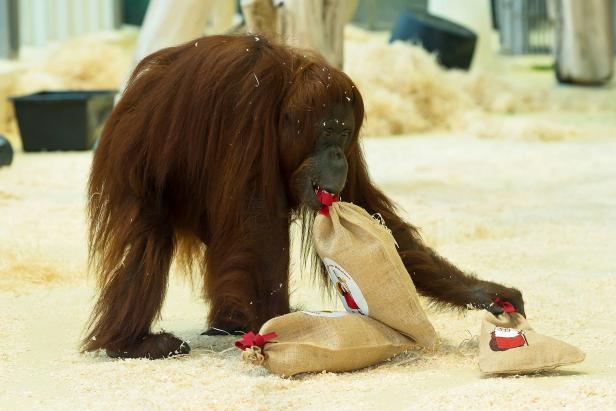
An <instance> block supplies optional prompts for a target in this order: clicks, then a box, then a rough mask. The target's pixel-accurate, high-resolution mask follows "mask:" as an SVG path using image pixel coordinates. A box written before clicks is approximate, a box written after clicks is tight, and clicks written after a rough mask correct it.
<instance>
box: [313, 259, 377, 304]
mask: <svg viewBox="0 0 616 411" xmlns="http://www.w3.org/2000/svg"><path fill="white" fill-rule="evenodd" d="M323 263H325V268H326V269H327V272H328V274H329V278H330V280H331V281H332V284H333V286H334V288H335V289H336V291H337V292H338V294H339V295H340V299H341V300H342V305H343V306H344V309H345V310H346V311H349V312H353V313H360V314H363V315H368V303H367V302H366V299H365V298H364V295H363V294H362V292H361V289H360V288H359V286H358V285H357V283H356V282H355V281H354V280H353V277H351V275H350V274H349V273H347V272H346V271H345V270H344V269H343V268H342V267H341V266H340V265H339V264H338V263H336V262H335V261H333V260H332V259H330V258H324V259H323Z"/></svg>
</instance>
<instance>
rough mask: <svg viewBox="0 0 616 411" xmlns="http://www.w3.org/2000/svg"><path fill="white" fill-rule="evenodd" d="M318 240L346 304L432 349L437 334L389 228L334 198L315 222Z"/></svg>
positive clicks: (317, 246) (334, 281) (329, 271)
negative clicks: (328, 207) (421, 303)
mask: <svg viewBox="0 0 616 411" xmlns="http://www.w3.org/2000/svg"><path fill="white" fill-rule="evenodd" d="M313 236H314V244H315V248H316V251H317V253H318V254H319V256H320V257H321V259H322V260H323V263H324V264H325V267H326V268H327V272H328V273H329V276H330V279H331V280H332V283H333V284H334V287H335V288H336V291H337V292H338V294H339V295H340V299H341V301H342V304H343V305H344V308H345V309H346V310H347V311H350V312H357V313H360V314H364V315H367V316H370V317H372V318H374V319H376V320H379V321H380V322H382V323H383V324H386V325H388V326H390V327H391V328H393V329H395V330H397V331H399V332H401V333H402V334H404V335H406V336H408V337H410V338H412V339H413V340H414V341H415V342H417V344H418V345H420V346H422V347H424V348H427V349H431V350H434V349H436V348H437V346H438V336H437V335H436V332H435V331H434V327H432V324H430V321H428V317H427V316H426V314H425V312H424V310H423V308H422V307H421V305H420V303H419V298H418V295H417V290H416V289H415V285H414V284H413V282H412V280H411V277H410V276H409V274H408V272H407V270H406V268H405V267H404V264H403V263H402V260H401V259H400V256H399V255H398V252H397V250H396V247H397V245H396V241H395V240H394V238H393V236H392V235H391V232H390V231H389V230H388V229H387V227H385V225H384V224H381V223H380V222H379V221H377V220H375V219H374V218H372V217H371V216H370V215H369V214H368V213H367V212H366V211H365V210H364V209H363V208H361V207H358V206H356V205H354V204H351V203H344V202H336V203H333V204H332V205H331V207H330V209H329V215H326V213H321V214H320V215H318V216H317V217H316V219H315V222H314V229H313Z"/></svg>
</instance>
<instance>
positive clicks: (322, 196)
mask: <svg viewBox="0 0 616 411" xmlns="http://www.w3.org/2000/svg"><path fill="white" fill-rule="evenodd" d="M316 194H317V199H318V200H319V202H320V203H321V204H323V206H322V207H321V209H320V210H319V213H320V214H322V215H324V216H328V215H329V206H331V205H332V204H334V203H335V202H336V201H338V196H337V195H335V194H331V193H328V192H327V191H323V190H318V191H317V193H316Z"/></svg>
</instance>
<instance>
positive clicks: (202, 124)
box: [83, 35, 522, 357]
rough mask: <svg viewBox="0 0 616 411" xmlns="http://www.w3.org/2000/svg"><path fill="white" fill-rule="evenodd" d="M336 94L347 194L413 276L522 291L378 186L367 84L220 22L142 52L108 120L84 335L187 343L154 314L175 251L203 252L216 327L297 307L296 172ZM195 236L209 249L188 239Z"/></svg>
mask: <svg viewBox="0 0 616 411" xmlns="http://www.w3.org/2000/svg"><path fill="white" fill-rule="evenodd" d="M342 103H343V104H350V105H351V107H352V109H353V112H354V115H355V122H356V128H355V131H354V136H353V143H352V144H351V145H350V148H349V149H348V151H347V153H346V154H347V161H348V164H349V172H348V182H347V185H346V187H345V189H344V191H343V193H342V197H343V199H344V200H345V201H352V202H355V203H356V204H358V205H360V206H363V207H365V208H366V209H367V210H368V211H369V212H371V213H377V212H378V213H381V215H382V216H383V217H384V218H385V220H386V222H387V224H388V225H389V227H390V228H391V229H392V230H393V232H394V235H395V236H396V238H397V241H398V243H399V244H400V254H401V256H402V258H403V260H404V262H405V264H406V266H407V267H408V269H409V273H410V275H411V276H412V278H413V280H414V281H415V284H416V286H417V288H418V290H419V291H420V292H422V293H423V294H424V295H427V296H430V297H433V298H435V299H436V300H437V301H439V302H441V303H444V304H448V305H451V306H456V307H463V306H465V305H466V304H469V303H470V304H475V305H476V306H482V304H487V303H490V298H492V297H494V296H495V295H503V296H505V297H507V294H509V297H511V299H513V300H515V299H516V298H518V294H519V292H517V290H514V289H506V288H504V287H502V286H498V285H496V284H493V283H487V282H482V281H480V280H477V279H475V278H474V277H472V276H468V275H466V274H464V273H462V272H461V271H460V270H458V269H457V268H455V267H453V266H452V265H451V264H449V263H448V262H447V261H445V260H444V259H442V258H440V257H439V256H437V255H436V254H435V253H434V252H432V251H431V250H430V249H428V248H427V247H425V246H424V245H423V243H422V242H421V240H420V239H419V236H418V235H417V231H416V230H415V229H414V228H413V227H412V226H411V225H409V224H407V223H405V222H404V221H403V220H402V219H401V218H400V217H398V214H397V212H396V211H395V209H394V206H393V205H392V203H391V201H390V200H389V199H388V198H387V197H385V195H384V194H383V193H382V192H381V191H379V190H378V189H377V188H376V187H375V186H374V185H373V184H372V182H371V181H370V178H369V176H368V172H367V170H366V166H365V163H364V160H363V156H362V152H361V148H360V145H359V143H358V138H357V137H358V133H359V129H360V128H361V122H362V120H363V117H364V108H363V102H362V98H361V95H360V93H359V92H358V90H357V88H356V87H355V85H354V84H353V82H352V81H351V80H350V79H349V78H348V77H347V76H346V75H345V74H344V73H342V72H341V71H339V70H336V69H334V68H332V67H330V66H329V65H327V64H326V63H325V62H324V61H323V60H322V59H321V58H320V57H318V56H315V55H312V54H308V53H305V54H304V53H303V52H297V51H294V50H292V49H290V48H288V47H285V46H283V45H279V44H276V43H273V42H270V41H268V40H267V39H266V38H264V37H263V36H250V35H247V36H211V37H204V38H200V39H197V40H195V41H191V42H189V43H187V44H184V45H180V46H177V47H172V48H167V49H164V50H160V51H158V52H156V53H154V54H152V55H150V56H148V57H146V58H145V59H144V60H143V61H142V62H141V63H140V64H139V66H138V67H137V68H136V69H135V71H134V73H133V75H132V78H131V79H130V82H129V84H128V87H127V88H126V91H125V92H124V94H123V96H122V98H121V100H120V102H119V103H118V105H117V106H116V107H115V109H114V110H113V112H112V114H111V116H110V118H109V119H108V121H107V124H106V126H105V129H104V132H103V135H102V137H101V141H100V145H99V147H98V149H97V151H96V154H95V156H94V161H93V165H92V170H91V175H90V181H89V198H90V200H89V203H88V210H89V221H90V227H89V242H90V261H91V265H92V267H93V269H94V270H95V271H96V272H97V274H98V287H99V288H100V295H99V298H98V301H97V303H96V306H95V307H94V310H93V313H92V316H91V320H90V323H89V332H88V334H87V336H86V337H85V339H84V341H83V349H84V350H87V351H92V350H96V349H100V348H105V349H107V350H108V352H109V353H111V354H113V355H120V356H121V353H122V352H123V351H124V352H125V353H128V354H127V355H128V356H145V355H146V354H147V355H152V356H154V357H157V356H164V354H165V353H164V351H165V350H170V351H169V353H171V350H173V349H174V347H175V348H177V341H176V340H175V339H174V337H173V336H171V335H170V334H159V335H154V336H153V335H152V334H151V331H150V327H151V325H152V323H153V322H154V321H155V320H156V319H157V317H158V316H159V314H160V309H161V306H162V302H163V299H164V296H165V290H166V288H167V279H168V272H169V266H170V264H171V262H172V260H173V258H174V256H175V257H178V256H179V255H181V254H183V255H186V254H188V255H187V257H188V259H189V260H190V259H191V258H193V259H195V258H201V260H200V261H198V262H197V265H198V266H200V268H201V270H202V272H203V277H204V282H203V284H204V296H205V297H206V298H207V300H208V301H209V303H210V313H209V323H210V326H214V327H219V328H223V329H233V328H237V327H240V328H241V327H249V328H251V329H255V330H256V329H258V328H259V327H260V325H261V324H262V323H263V322H264V321H266V320H268V319H269V318H271V317H273V316H276V315H280V314H284V313H287V312H289V295H288V294H289V291H288V268H289V224H290V222H291V221H292V219H294V218H300V219H303V221H304V228H305V229H304V234H303V239H304V242H303V250H304V251H305V253H304V254H305V255H308V254H310V253H309V251H310V248H311V242H312V240H311V238H310V230H309V227H310V218H311V215H312V212H310V211H309V210H306V209H305V208H304V207H302V206H301V205H300V204H299V200H298V199H297V198H296V197H295V196H294V195H293V192H294V191H293V187H292V185H293V181H294V175H296V174H297V173H298V172H299V171H300V170H301V169H302V167H308V166H309V164H308V162H309V161H310V160H309V159H308V158H309V156H310V153H311V152H312V150H313V148H314V144H315V138H314V136H313V124H315V122H316V121H318V120H319V119H320V118H321V116H322V114H323V112H324V111H325V110H326V109H327V107H329V106H331V105H332V104H342ZM307 159H308V160H307ZM201 243H202V244H205V246H206V252H205V253H204V254H201V253H194V254H191V253H190V250H194V249H198V248H199V247H198V246H197V247H194V246H193V247H188V248H182V246H181V245H182V244H193V245H194V244H201ZM187 250H188V251H187ZM517 302H518V303H519V304H521V303H522V301H521V296H519V301H517ZM174 344H175V345H174ZM131 350H132V351H131Z"/></svg>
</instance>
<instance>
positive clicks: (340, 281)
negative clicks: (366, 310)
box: [336, 277, 359, 310]
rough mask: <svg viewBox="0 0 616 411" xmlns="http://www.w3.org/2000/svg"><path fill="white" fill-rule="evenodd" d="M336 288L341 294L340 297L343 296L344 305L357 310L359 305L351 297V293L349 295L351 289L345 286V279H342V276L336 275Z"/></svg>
mask: <svg viewBox="0 0 616 411" xmlns="http://www.w3.org/2000/svg"><path fill="white" fill-rule="evenodd" d="M336 290H338V292H339V293H340V295H342V298H344V301H346V305H347V306H348V307H349V308H350V309H351V310H359V306H358V305H357V303H356V302H355V300H354V299H353V295H351V291H350V290H349V287H348V286H347V284H346V281H344V279H343V278H340V277H338V281H337V282H336Z"/></svg>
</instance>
